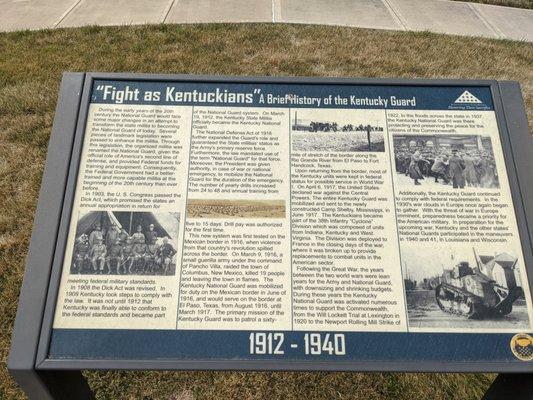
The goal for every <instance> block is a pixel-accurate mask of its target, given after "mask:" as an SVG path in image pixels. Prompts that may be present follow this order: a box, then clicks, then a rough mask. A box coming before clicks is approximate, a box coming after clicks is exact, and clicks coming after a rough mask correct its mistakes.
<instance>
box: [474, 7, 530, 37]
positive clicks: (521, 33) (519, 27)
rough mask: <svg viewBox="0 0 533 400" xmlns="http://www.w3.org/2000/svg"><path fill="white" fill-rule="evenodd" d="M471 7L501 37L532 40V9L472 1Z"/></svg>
mask: <svg viewBox="0 0 533 400" xmlns="http://www.w3.org/2000/svg"><path fill="white" fill-rule="evenodd" d="M472 7H474V8H475V9H476V10H477V11H478V12H479V14H480V15H481V16H482V17H483V18H484V19H485V20H486V21H487V22H488V23H489V24H490V25H492V27H493V28H494V29H496V31H497V32H498V33H500V34H501V35H502V37H505V38H507V39H514V40H526V41H528V42H533V10H525V9H522V8H511V7H499V6H491V5H487V4H474V3H473V4H472Z"/></svg>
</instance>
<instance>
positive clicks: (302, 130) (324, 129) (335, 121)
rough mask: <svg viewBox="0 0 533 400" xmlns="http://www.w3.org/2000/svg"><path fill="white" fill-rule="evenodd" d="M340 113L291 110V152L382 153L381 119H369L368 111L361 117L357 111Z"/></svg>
mask: <svg viewBox="0 0 533 400" xmlns="http://www.w3.org/2000/svg"><path fill="white" fill-rule="evenodd" d="M340 111H342V112H339V110H336V109H331V110H328V109H322V110H309V109H299V110H294V111H291V136H292V149H293V151H323V152H342V151H345V152H359V151H373V152H384V151H385V142H384V136H383V134H384V130H385V122H384V121H382V119H381V118H379V117H378V116H376V117H375V118H373V117H372V116H373V115H374V113H373V112H372V111H370V110H369V111H368V112H365V113H364V114H363V113H362V112H361V111H360V110H340ZM364 115H366V117H365V116H364Z"/></svg>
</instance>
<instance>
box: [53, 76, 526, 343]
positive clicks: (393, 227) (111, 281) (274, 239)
mask: <svg viewBox="0 0 533 400" xmlns="http://www.w3.org/2000/svg"><path fill="white" fill-rule="evenodd" d="M92 90H93V91H92V102H91V104H90V107H89V112H88V119H87V123H86V132H85V137H84V143H83V151H82V156H81V163H80V168H79V173H78V181H77V187H76V194H75V199H74V207H73V212H72V215H71V225H70V231H69V237H68V243H67V251H66V255H65V258H64V267H63V272H62V278H61V285H60V290H59V296H58V302H57V306H56V312H55V319H54V328H87V329H164V330H171V329H174V330H191V329H194V330H254V331H266V332H275V331H291V330H294V331H314V332H360V331H361V332H362V331H382V332H392V331H395V332H407V331H418V332H420V331H426V332H428V331H430V332H515V331H516V332H523V331H529V330H530V329H531V325H530V324H531V318H532V316H533V314H532V305H531V304H530V299H531V295H530V288H529V287H528V283H527V282H528V280H527V276H526V269H525V266H524V258H523V254H522V250H521V244H520V237H519V233H518V228H517V222H516V217H515V209H514V205H513V202H512V198H511V191H510V187H509V182H508V176H507V173H506V168H505V160H504V156H503V150H502V144H501V142H500V136H499V132H498V126H497V121H496V116H495V113H494V110H493V105H492V100H491V96H490V91H489V90H488V89H487V88H482V87H479V88H478V87H469V88H464V87H452V86H450V87H424V86H418V87H410V88H409V87H394V86H387V87H385V86H383V87H374V88H372V90H370V89H369V88H368V87H364V86H335V85H329V86H328V85H326V86H324V87H319V86H316V85H315V86H313V85H293V86H291V87H288V86H283V85H275V84H257V85H254V84H251V83H249V84H236V83H235V84H231V83H226V84H215V83H202V84H199V83H177V84H176V83H172V82H160V83H154V82H151V83H147V82H133V81H131V82H127V81H105V80H101V81H98V80H97V81H95V82H94V86H93V89H92ZM254 340H255V339H254ZM310 340H312V339H310ZM342 340H343V339H342V337H341V336H339V338H338V341H337V342H335V345H336V346H338V350H339V351H342ZM271 350H272V351H275V346H274V348H273V349H271ZM250 351H252V352H253V351H254V347H251V350H250Z"/></svg>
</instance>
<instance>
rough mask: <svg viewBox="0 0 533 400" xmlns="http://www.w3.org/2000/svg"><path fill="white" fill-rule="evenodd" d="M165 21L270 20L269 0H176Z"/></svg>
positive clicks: (270, 8) (270, 5)
mask: <svg viewBox="0 0 533 400" xmlns="http://www.w3.org/2000/svg"><path fill="white" fill-rule="evenodd" d="M165 22H169V23H173V22H175V23H195V22H272V2H271V0H177V1H176V2H175V3H174V5H173V6H172V8H171V9H170V12H169V13H168V16H167V18H166V19H165Z"/></svg>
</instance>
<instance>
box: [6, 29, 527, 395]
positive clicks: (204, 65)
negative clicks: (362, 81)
mask: <svg viewBox="0 0 533 400" xmlns="http://www.w3.org/2000/svg"><path fill="white" fill-rule="evenodd" d="M0 55H1V56H0V326H1V327H2V329H1V330H0V399H2V400H11V399H22V398H24V397H23V395H22V393H21V392H20V390H19V389H18V388H17V386H16V385H15V383H14V382H13V381H12V380H11V379H10V378H9V376H8V374H7V371H6V366H5V363H6V360H7V353H8V350H9V342H10V332H11V329H12V326H13V321H14V318H15V310H16V305H17V300H18V293H19V287H20V284H21V280H22V275H23V269H24V259H25V257H26V253H27V250H28V243H29V238H30V234H31V229H32V221H33V215H34V211H35V206H36V202H37V196H38V191H39V186H40V179H41V175H42V170H43V166H44V162H45V157H46V146H47V142H48V138H49V134H50V130H51V126H52V119H53V113H54V108H55V104H56V100H57V93H58V86H59V82H60V78H61V72H62V71H131V72H158V73H191V74H229V75H232V74H233V75H277V76H281V75H301V76H347V77H405V78H407V77H418V78H489V79H512V80H518V81H520V82H521V84H522V89H523V93H524V96H525V101H526V107H527V112H528V116H529V118H530V121H531V120H532V119H531V117H533V68H531V65H533V46H532V45H531V44H529V43H520V42H511V41H501V40H489V39H478V38H465V37H456V36H443V35H436V34H429V33H424V32H422V33H412V32H411V33H409V32H388V31H373V30H363V29H351V28H340V27H323V26H301V25H300V26H292V25H270V24H251V25H201V26H200V25H189V26H173V25H164V26H148V27H146V26H136V27H122V28H97V27H88V28H82V29H69V30H54V31H39V32H16V33H4V34H0ZM450 351H453V349H450ZM86 375H87V377H88V379H89V382H90V384H91V386H92V387H93V388H94V390H95V391H96V394H97V398H98V399H145V400H151V399H165V400H170V399H180V400H185V399H187V400H190V399H192V398H194V399H226V398H233V399H252V398H254V399H365V400H371V399H399V400H404V399H405V400H412V399H434V400H444V399H450V398H454V399H477V398H479V397H480V394H481V393H482V392H483V391H484V390H485V389H486V388H487V387H488V385H489V384H490V382H491V380H492V379H493V377H494V376H493V375H484V374H453V375H449V374H362V373H241V372H186V373H179V372H172V373H170V372H87V373H86Z"/></svg>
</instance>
